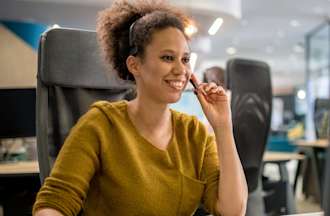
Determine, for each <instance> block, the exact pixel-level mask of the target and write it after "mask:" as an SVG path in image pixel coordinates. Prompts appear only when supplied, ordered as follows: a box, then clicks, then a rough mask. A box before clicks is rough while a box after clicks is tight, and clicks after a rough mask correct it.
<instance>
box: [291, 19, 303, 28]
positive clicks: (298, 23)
mask: <svg viewBox="0 0 330 216" xmlns="http://www.w3.org/2000/svg"><path fill="white" fill-rule="evenodd" d="M290 25H291V26H292V27H299V26H300V25H301V24H300V22H299V21H298V20H291V21H290Z"/></svg>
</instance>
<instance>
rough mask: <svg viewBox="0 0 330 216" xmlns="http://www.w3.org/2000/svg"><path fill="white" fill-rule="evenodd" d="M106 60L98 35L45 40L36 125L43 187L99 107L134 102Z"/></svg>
mask: <svg viewBox="0 0 330 216" xmlns="http://www.w3.org/2000/svg"><path fill="white" fill-rule="evenodd" d="M102 59H103V58H102V57H101V55H100V52H99V48H98V44H97V39H96V33H95V32H92V31H85V30H78V29H63V28H58V29H51V30H49V31H47V32H45V33H44V34H43V35H42V36H41V39H40V46H39V55H38V77H37V79H38V82H37V107H36V109H37V115H36V119H37V120H36V124H37V146H38V161H39V168H40V178H41V181H42V182H43V180H44V178H45V177H47V176H48V175H49V173H50V170H51V168H52V165H53V162H54V160H55V159H56V157H57V154H58V152H59V150H60V148H61V147H62V144H63V142H64V140H65V138H66V136H67V135H68V133H69V131H70V129H71V127H72V126H73V125H74V124H75V123H76V122H77V120H78V119H79V117H80V116H81V115H83V114H84V113H85V112H86V111H87V110H88V108H89V106H90V105H91V104H92V103H93V102H95V101H97V100H109V101H115V100H120V99H127V100H130V99H132V98H133V97H134V86H133V84H132V83H130V82H127V81H122V80H120V79H119V78H118V76H117V75H116V74H115V73H113V72H109V70H106V67H105V66H104V63H103V62H102Z"/></svg>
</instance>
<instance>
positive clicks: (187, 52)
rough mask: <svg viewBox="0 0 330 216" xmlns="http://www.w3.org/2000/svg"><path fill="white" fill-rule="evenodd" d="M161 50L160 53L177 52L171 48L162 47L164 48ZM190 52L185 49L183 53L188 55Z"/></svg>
mask: <svg viewBox="0 0 330 216" xmlns="http://www.w3.org/2000/svg"><path fill="white" fill-rule="evenodd" d="M161 52H162V53H165V52H166V53H172V54H177V52H176V51H174V50H172V49H164V50H161ZM190 53H191V52H190V51H186V52H184V53H183V55H185V56H186V55H190Z"/></svg>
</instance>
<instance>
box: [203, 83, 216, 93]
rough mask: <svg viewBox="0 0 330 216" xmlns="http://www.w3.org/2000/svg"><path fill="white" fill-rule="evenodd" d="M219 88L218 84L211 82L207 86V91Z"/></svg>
mask: <svg viewBox="0 0 330 216" xmlns="http://www.w3.org/2000/svg"><path fill="white" fill-rule="evenodd" d="M216 87H218V86H217V84H216V83H215V82H210V83H207V86H206V88H205V91H206V92H208V91H210V90H211V89H213V88H216Z"/></svg>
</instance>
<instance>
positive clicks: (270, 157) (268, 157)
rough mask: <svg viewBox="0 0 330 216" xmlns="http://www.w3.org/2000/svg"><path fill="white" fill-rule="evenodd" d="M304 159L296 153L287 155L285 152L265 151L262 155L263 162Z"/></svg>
mask: <svg viewBox="0 0 330 216" xmlns="http://www.w3.org/2000/svg"><path fill="white" fill-rule="evenodd" d="M304 158H305V156H304V155H302V154H298V153H287V152H271V151H267V152H265V154H264V157H263V161H264V162H266V163H267V162H268V163H270V162H276V163H277V162H282V161H283V162H286V161H290V160H303V159H304Z"/></svg>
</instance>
